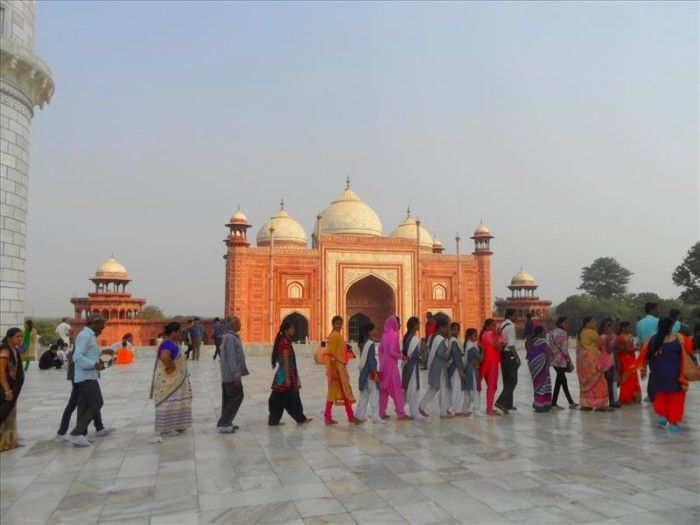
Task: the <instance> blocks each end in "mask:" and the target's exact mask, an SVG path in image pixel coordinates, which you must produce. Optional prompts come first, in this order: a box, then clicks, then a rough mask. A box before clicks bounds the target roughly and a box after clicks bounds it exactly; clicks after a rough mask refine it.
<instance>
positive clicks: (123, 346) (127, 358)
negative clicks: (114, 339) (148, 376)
mask: <svg viewBox="0 0 700 525" xmlns="http://www.w3.org/2000/svg"><path fill="white" fill-rule="evenodd" d="M133 341H134V336H133V335H131V334H124V337H122V341H121V343H116V344H114V345H112V350H114V351H116V353H117V359H116V361H115V362H114V364H117V365H128V364H131V363H133V362H134V350H133V348H134V345H133ZM115 347H116V348H115Z"/></svg>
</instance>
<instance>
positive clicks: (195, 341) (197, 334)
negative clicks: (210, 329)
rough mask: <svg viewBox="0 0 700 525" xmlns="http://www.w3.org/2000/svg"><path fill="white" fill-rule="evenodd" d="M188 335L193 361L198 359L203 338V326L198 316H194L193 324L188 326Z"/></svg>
mask: <svg viewBox="0 0 700 525" xmlns="http://www.w3.org/2000/svg"><path fill="white" fill-rule="evenodd" d="M190 337H192V350H193V354H194V355H193V357H192V359H194V360H195V361H199V349H200V348H202V341H203V340H204V327H203V326H202V323H200V322H199V317H195V318H194V324H193V325H192V328H190Z"/></svg>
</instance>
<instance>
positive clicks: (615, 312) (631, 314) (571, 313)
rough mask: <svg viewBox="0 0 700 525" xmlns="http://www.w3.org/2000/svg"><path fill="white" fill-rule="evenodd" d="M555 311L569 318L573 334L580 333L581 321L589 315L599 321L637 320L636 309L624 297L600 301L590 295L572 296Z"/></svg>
mask: <svg viewBox="0 0 700 525" xmlns="http://www.w3.org/2000/svg"><path fill="white" fill-rule="evenodd" d="M554 311H555V312H556V314H557V315H564V316H566V317H568V318H569V323H570V324H571V332H572V333H575V332H577V331H578V329H579V328H580V327H581V321H582V320H583V318H584V317H585V316H587V315H592V316H593V317H595V318H596V320H598V321H599V320H601V319H605V318H610V319H616V320H620V321H630V322H634V321H636V319H637V314H636V312H635V310H634V308H632V306H631V305H630V304H629V302H628V301H627V300H626V298H624V297H613V298H611V299H599V298H597V297H593V296H592V295H588V294H579V295H572V296H569V297H567V298H566V300H565V301H564V302H563V303H561V304H559V305H558V306H557V307H556V308H555V309H554Z"/></svg>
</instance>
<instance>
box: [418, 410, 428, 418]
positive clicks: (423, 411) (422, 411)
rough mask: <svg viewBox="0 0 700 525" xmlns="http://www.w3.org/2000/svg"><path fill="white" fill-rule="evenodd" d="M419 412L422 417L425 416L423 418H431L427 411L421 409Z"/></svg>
mask: <svg viewBox="0 0 700 525" xmlns="http://www.w3.org/2000/svg"><path fill="white" fill-rule="evenodd" d="M418 412H420V415H421V416H423V417H430V416H429V415H428V413H427V412H426V411H425V410H423V409H422V408H419V409H418Z"/></svg>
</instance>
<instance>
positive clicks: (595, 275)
mask: <svg viewBox="0 0 700 525" xmlns="http://www.w3.org/2000/svg"><path fill="white" fill-rule="evenodd" d="M631 276H632V272H630V271H629V270H628V269H627V268H625V267H624V266H622V265H621V264H620V263H619V262H617V260H615V258H613V257H599V258H598V259H596V260H595V261H593V263H592V264H591V265H590V266H585V267H584V268H583V270H582V272H581V286H579V287H578V289H579V290H583V291H584V292H586V293H588V294H590V295H592V296H593V297H597V298H598V299H611V298H613V297H620V296H621V295H624V294H625V292H627V285H628V284H629V282H630V277H631Z"/></svg>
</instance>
